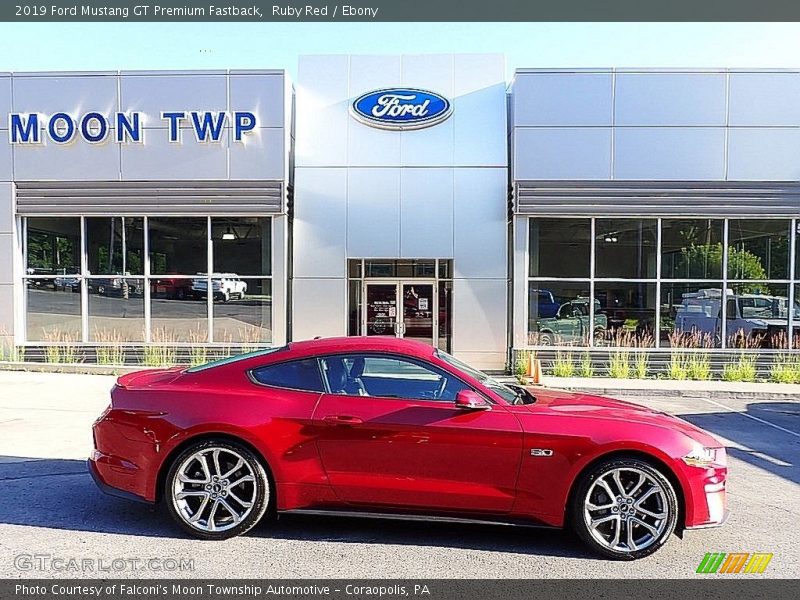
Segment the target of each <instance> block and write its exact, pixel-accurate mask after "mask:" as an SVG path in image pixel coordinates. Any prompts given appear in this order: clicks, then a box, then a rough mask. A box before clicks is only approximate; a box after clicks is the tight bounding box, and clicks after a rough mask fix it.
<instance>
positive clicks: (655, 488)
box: [570, 458, 678, 560]
mask: <svg viewBox="0 0 800 600" xmlns="http://www.w3.org/2000/svg"><path fill="white" fill-rule="evenodd" d="M570 517H571V519H570V520H571V523H572V527H573V529H574V530H575V532H576V533H577V535H578V537H580V538H581V539H582V540H583V541H584V542H585V543H586V544H587V545H588V546H589V547H590V548H592V549H593V550H594V551H595V552H597V553H599V554H602V555H604V556H607V557H609V558H615V559H618V560H634V559H637V558H643V557H645V556H648V555H649V554H652V553H653V552H655V551H656V550H658V549H659V548H660V547H661V546H663V545H664V544H665V543H666V541H667V540H668V539H669V537H670V535H672V533H673V531H675V526H676V525H677V522H678V499H677V495H676V494H675V489H674V487H673V486H672V483H670V481H669V479H667V478H666V477H665V476H664V474H663V473H662V472H661V471H660V470H659V469H658V468H656V467H655V466H654V465H652V464H650V463H649V462H647V461H645V460H642V459H639V458H612V459H609V460H605V461H602V462H601V463H599V464H597V465H595V466H594V467H592V468H591V469H590V470H589V471H588V472H587V473H586V474H585V475H584V476H583V477H582V479H581V480H580V481H579V482H578V487H577V489H576V493H575V494H574V496H573V502H572V506H571V514H570Z"/></svg>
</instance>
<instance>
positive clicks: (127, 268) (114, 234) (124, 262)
mask: <svg viewBox="0 0 800 600" xmlns="http://www.w3.org/2000/svg"><path fill="white" fill-rule="evenodd" d="M86 259H87V264H88V268H89V273H91V274H93V275H142V274H144V219H142V218H141V217H108V218H107V217H87V219H86Z"/></svg>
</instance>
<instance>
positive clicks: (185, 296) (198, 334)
mask: <svg viewBox="0 0 800 600" xmlns="http://www.w3.org/2000/svg"><path fill="white" fill-rule="evenodd" d="M150 338H151V341H154V342H158V341H162V342H166V341H177V342H191V343H194V344H202V343H206V342H208V303H207V302H206V301H205V300H204V299H201V298H200V297H199V296H197V295H195V293H194V290H193V289H192V279H191V278H188V277H187V278H179V277H158V278H153V279H150Z"/></svg>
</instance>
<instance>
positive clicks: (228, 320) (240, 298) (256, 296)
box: [202, 276, 272, 344]
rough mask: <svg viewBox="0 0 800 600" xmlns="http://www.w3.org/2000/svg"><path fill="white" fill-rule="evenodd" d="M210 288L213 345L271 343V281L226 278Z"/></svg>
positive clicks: (218, 280)
mask: <svg viewBox="0 0 800 600" xmlns="http://www.w3.org/2000/svg"><path fill="white" fill-rule="evenodd" d="M202 281H206V280H202ZM212 286H213V287H214V300H215V302H214V341H215V342H223V343H238V344H263V343H268V342H271V341H272V281H271V280H270V279H241V278H238V277H233V276H229V277H222V278H219V279H214V280H213V281H212Z"/></svg>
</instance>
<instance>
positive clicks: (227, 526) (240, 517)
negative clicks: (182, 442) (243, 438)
mask: <svg viewBox="0 0 800 600" xmlns="http://www.w3.org/2000/svg"><path fill="white" fill-rule="evenodd" d="M165 492H166V493H165V496H167V506H168V508H169V512H170V514H171V515H172V518H174V519H175V520H176V521H177V522H178V524H179V525H180V526H181V527H183V528H184V529H185V530H186V531H188V532H189V533H191V534H192V535H194V536H196V537H200V538H204V539H213V540H220V539H227V538H230V537H234V536H237V535H241V534H243V533H245V532H246V531H248V530H250V529H251V528H252V527H254V526H255V525H256V523H258V521H259V520H260V519H261V517H262V516H264V513H265V512H266V510H267V507H268V506H269V503H270V482H269V476H268V475H267V472H266V470H265V469H264V466H263V465H262V464H261V462H260V461H259V460H258V457H256V456H255V455H254V454H253V452H251V451H250V450H248V449H247V448H246V447H244V446H242V445H240V444H236V443H234V442H229V441H226V440H208V441H204V442H200V443H198V444H195V445H193V446H190V447H189V448H187V449H186V450H184V451H183V452H181V453H180V455H178V457H177V458H176V459H175V460H174V461H173V463H172V466H171V467H170V469H169V472H168V473H167V479H166V485H165Z"/></svg>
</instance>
